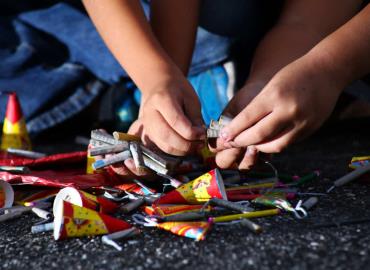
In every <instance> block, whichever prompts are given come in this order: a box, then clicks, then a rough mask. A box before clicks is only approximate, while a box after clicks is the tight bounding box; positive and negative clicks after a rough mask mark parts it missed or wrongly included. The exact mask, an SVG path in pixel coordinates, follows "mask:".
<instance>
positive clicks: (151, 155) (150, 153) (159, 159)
mask: <svg viewBox="0 0 370 270" xmlns="http://www.w3.org/2000/svg"><path fill="white" fill-rule="evenodd" d="M141 150H142V151H143V154H144V155H145V156H147V157H148V158H150V159H151V160H153V161H155V162H156V163H159V164H160V165H161V166H162V167H164V168H166V169H168V168H169V165H170V164H169V162H168V161H167V160H166V159H164V158H163V157H161V156H160V155H158V154H157V153H155V152H154V151H152V150H150V149H148V148H146V147H145V146H144V145H141Z"/></svg>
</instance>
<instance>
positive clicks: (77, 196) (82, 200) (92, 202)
mask: <svg viewBox="0 0 370 270" xmlns="http://www.w3.org/2000/svg"><path fill="white" fill-rule="evenodd" d="M60 201H67V202H69V203H72V204H75V205H78V206H81V207H86V208H89V209H92V210H94V211H97V212H101V213H108V214H109V213H114V212H115V211H116V210H117V209H118V207H119V205H118V204H117V203H115V202H112V201H110V200H108V199H106V198H105V197H100V196H99V197H98V196H95V195H92V194H89V193H87V192H84V191H81V190H77V189H75V188H72V187H66V188H63V189H61V190H60V191H59V192H58V194H57V195H56V197H55V200H54V205H53V212H55V211H56V207H57V206H58V204H60Z"/></svg>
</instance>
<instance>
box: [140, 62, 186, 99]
mask: <svg viewBox="0 0 370 270" xmlns="http://www.w3.org/2000/svg"><path fill="white" fill-rule="evenodd" d="M183 81H186V78H185V76H184V75H183V74H182V73H181V71H180V70H179V69H178V68H177V67H175V66H174V67H171V66H167V67H164V68H158V69H156V70H153V72H151V73H150V74H148V76H146V77H145V78H143V80H142V81H141V82H140V86H139V85H138V86H139V89H140V91H141V93H142V94H143V95H149V94H151V93H153V92H156V91H160V90H163V89H171V86H173V85H178V84H181V83H183Z"/></svg>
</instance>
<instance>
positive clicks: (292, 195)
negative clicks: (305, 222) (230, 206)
mask: <svg viewBox="0 0 370 270" xmlns="http://www.w3.org/2000/svg"><path fill="white" fill-rule="evenodd" d="M226 194H227V198H228V199H229V200H230V201H244V200H247V201H248V200H254V199H256V198H259V197H261V196H262V195H263V194H229V193H227V192H226ZM295 196H296V194H295V193H292V192H289V193H286V194H285V198H286V199H288V200H292V199H294V198H295Z"/></svg>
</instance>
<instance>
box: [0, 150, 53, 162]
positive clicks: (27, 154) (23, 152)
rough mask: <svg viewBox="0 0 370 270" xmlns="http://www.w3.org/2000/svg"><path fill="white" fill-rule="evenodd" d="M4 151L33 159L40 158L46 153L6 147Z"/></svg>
mask: <svg viewBox="0 0 370 270" xmlns="http://www.w3.org/2000/svg"><path fill="white" fill-rule="evenodd" d="M6 151H7V152H8V153H11V154H15V155H18V156H22V157H27V158H33V159H36V158H42V157H45V156H46V154H44V153H39V152H34V151H29V150H23V149H16V148H8V149H6Z"/></svg>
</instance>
